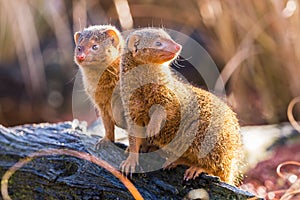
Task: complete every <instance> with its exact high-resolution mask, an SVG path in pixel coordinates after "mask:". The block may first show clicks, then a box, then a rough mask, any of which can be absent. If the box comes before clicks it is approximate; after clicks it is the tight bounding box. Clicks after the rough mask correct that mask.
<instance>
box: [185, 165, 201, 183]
mask: <svg viewBox="0 0 300 200" xmlns="http://www.w3.org/2000/svg"><path fill="white" fill-rule="evenodd" d="M202 172H205V170H204V169H203V168H201V167H190V168H188V169H187V170H186V171H185V173H184V177H183V179H184V180H186V181H188V180H190V179H195V178H197V177H198V176H199V175H200V174H201V173H202Z"/></svg>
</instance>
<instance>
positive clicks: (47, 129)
mask: <svg viewBox="0 0 300 200" xmlns="http://www.w3.org/2000/svg"><path fill="white" fill-rule="evenodd" d="M83 129H84V127H81V126H79V125H78V124H76V123H72V122H63V123H58V124H36V125H23V126H17V127H12V128H5V127H3V126H0V175H1V177H2V176H3V175H4V174H5V172H6V171H7V170H8V169H9V168H10V167H11V166H13V165H14V164H15V163H17V162H18V161H19V160H20V159H23V158H25V157H27V156H28V155H30V154H32V153H34V152H36V151H40V150H43V149H69V150H76V151H80V152H87V153H91V154H93V155H95V156H97V157H98V158H101V159H104V160H106V161H107V162H108V163H113V164H112V165H114V167H116V168H118V164H119V163H121V162H122V161H123V160H124V159H125V158H126V154H124V151H123V149H125V148H126V146H125V145H123V144H118V146H119V147H120V149H118V148H117V150H116V148H111V146H110V145H107V146H106V148H103V149H101V150H99V151H95V150H94V144H95V143H96V141H97V140H98V139H99V136H94V135H92V136H88V135H86V134H85V133H84V131H83ZM158 159H160V158H159V157H158ZM149 165H151V163H149ZM185 169H186V168H185V167H181V166H179V167H176V168H175V169H172V170H169V171H168V170H165V171H164V170H157V171H154V172H147V173H139V174H133V175H132V178H130V180H131V181H132V183H133V184H134V185H135V187H136V188H137V189H138V191H139V192H140V193H141V195H142V196H143V198H144V199H183V198H184V197H186V195H187V194H188V193H189V192H190V191H191V190H193V189H198V188H203V189H205V190H206V191H207V192H208V194H209V197H210V199H218V200H220V199H221V200H222V199H226V200H228V199H249V198H251V197H254V195H252V194H251V193H249V192H246V191H242V190H240V189H238V188H236V187H233V186H230V185H228V184H225V183H222V182H220V181H219V180H218V178H216V177H211V176H208V175H205V174H201V176H200V177H199V178H197V179H195V180H191V181H183V174H184V170H185ZM2 186H3V181H2ZM8 193H9V195H10V197H11V198H12V199H133V196H132V195H131V193H130V192H129V191H128V189H127V188H126V187H125V186H124V185H123V183H122V182H120V180H119V179H118V178H116V177H115V176H114V175H113V174H112V173H110V172H109V171H107V170H105V169H104V168H102V167H100V166H98V165H96V164H94V163H92V162H89V161H87V160H83V159H79V158H77V157H73V156H69V155H47V156H40V157H36V158H34V159H32V160H30V161H29V162H28V163H27V164H25V165H24V166H22V167H21V168H20V169H19V170H18V171H16V172H15V173H14V174H13V175H12V177H11V178H10V179H9V181H8ZM2 198H3V197H2ZM0 199H1V198H0Z"/></svg>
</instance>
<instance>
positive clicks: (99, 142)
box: [95, 137, 113, 150]
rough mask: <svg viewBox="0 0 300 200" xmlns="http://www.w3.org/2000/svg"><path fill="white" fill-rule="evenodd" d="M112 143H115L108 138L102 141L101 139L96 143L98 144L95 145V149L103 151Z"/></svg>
mask: <svg viewBox="0 0 300 200" xmlns="http://www.w3.org/2000/svg"><path fill="white" fill-rule="evenodd" d="M110 142H113V141H111V140H110V139H108V138H106V137H104V138H101V139H99V140H98V141H97V142H96V144H95V149H96V150H99V149H101V148H103V147H106V146H108V144H109V143H110Z"/></svg>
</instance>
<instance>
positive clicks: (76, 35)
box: [74, 32, 81, 45]
mask: <svg viewBox="0 0 300 200" xmlns="http://www.w3.org/2000/svg"><path fill="white" fill-rule="evenodd" d="M80 36H81V33H80V32H76V33H75V34H74V41H75V44H76V45H77V44H78V39H79V37H80Z"/></svg>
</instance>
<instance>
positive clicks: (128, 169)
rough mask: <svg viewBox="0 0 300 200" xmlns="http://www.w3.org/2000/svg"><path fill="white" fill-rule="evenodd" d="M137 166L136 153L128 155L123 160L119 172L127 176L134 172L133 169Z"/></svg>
mask: <svg viewBox="0 0 300 200" xmlns="http://www.w3.org/2000/svg"><path fill="white" fill-rule="evenodd" d="M137 165H139V156H138V154H137V153H130V154H129V156H128V158H127V159H126V160H124V161H123V162H122V163H121V165H120V168H121V171H122V172H123V173H124V174H125V175H126V176H127V175H128V174H129V173H130V175H132V173H134V172H135V167H136V166H137Z"/></svg>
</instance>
